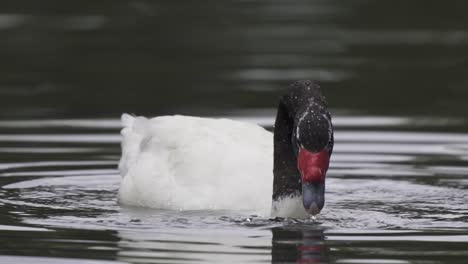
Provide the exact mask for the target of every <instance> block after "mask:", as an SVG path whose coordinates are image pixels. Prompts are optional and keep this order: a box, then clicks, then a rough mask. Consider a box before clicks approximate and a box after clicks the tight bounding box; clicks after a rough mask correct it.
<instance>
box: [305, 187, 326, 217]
mask: <svg viewBox="0 0 468 264" xmlns="http://www.w3.org/2000/svg"><path fill="white" fill-rule="evenodd" d="M302 202H303V205H304V209H305V210H306V212H307V213H309V214H311V215H317V214H319V213H320V211H321V210H322V208H323V205H324V204H325V185H324V184H322V183H305V184H303V185H302Z"/></svg>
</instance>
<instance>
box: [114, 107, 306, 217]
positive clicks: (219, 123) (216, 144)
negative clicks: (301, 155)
mask: <svg viewBox="0 0 468 264" xmlns="http://www.w3.org/2000/svg"><path fill="white" fill-rule="evenodd" d="M122 123H123V127H124V128H123V129H122V136H123V140H122V158H121V160H120V164H119V170H120V174H121V175H122V177H123V179H122V182H121V185H120V190H119V202H120V203H122V204H126V205H135V206H144V207H152V208H163V209H176V210H201V209H226V210H248V211H251V212H255V213H258V214H261V215H269V213H270V208H271V205H272V201H271V197H272V186H273V137H272V133H270V132H268V131H267V130H265V129H263V128H262V127H260V126H258V125H255V124H249V123H243V122H238V121H233V120H229V119H211V118H198V117H188V116H161V117H156V118H153V119H147V118H144V117H133V116H130V115H127V114H124V115H123V116H122ZM278 211H280V212H278ZM272 214H273V215H275V216H296V217H297V216H298V215H304V214H305V210H304V209H303V207H302V205H301V201H300V199H295V198H294V199H290V200H289V199H288V200H287V201H283V203H282V204H276V205H274V210H272Z"/></svg>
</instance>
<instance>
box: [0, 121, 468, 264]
mask: <svg viewBox="0 0 468 264" xmlns="http://www.w3.org/2000/svg"><path fill="white" fill-rule="evenodd" d="M233 118H235V119H240V120H244V121H247V122H256V123H260V124H262V125H264V126H266V127H271V125H272V121H273V119H272V118H271V116H258V117H248V118H247V117H242V116H238V117H233ZM374 119H375V120H379V122H378V123H375V122H373V121H372V120H374ZM350 120H352V122H351V121H350ZM427 120H428V119H424V118H421V119H411V118H398V117H391V118H388V117H364V116H337V117H336V118H335V119H334V124H335V127H336V148H335V152H334V154H333V159H332V164H331V169H330V171H329V175H328V179H327V181H328V182H327V194H326V199H327V204H326V207H325V209H324V211H323V213H322V214H321V215H319V217H318V218H317V219H316V220H313V219H311V220H309V221H305V222H300V221H297V220H295V219H270V218H269V217H268V216H260V215H256V214H255V212H243V211H171V210H154V209H146V208H128V207H121V206H119V205H118V204H117V202H116V193H117V190H118V186H119V182H120V176H119V175H118V171H117V169H116V166H117V162H118V159H119V156H120V147H119V143H120V136H119V134H118V130H119V122H118V120H67V121H63V122H61V121H60V120H47V121H24V120H23V121H3V122H0V129H2V131H4V132H3V133H2V134H0V152H2V153H4V155H5V158H4V159H3V162H2V163H0V185H1V188H0V205H1V207H2V214H3V215H4V216H5V217H4V218H3V219H2V221H0V232H1V233H2V237H4V238H2V239H4V240H5V241H6V240H7V241H8V242H9V243H13V244H14V243H15V242H18V243H19V242H21V243H22V245H24V246H23V247H22V248H17V247H16V248H15V247H10V248H8V247H4V249H3V251H2V252H3V253H4V255H11V256H4V257H2V258H3V260H4V261H7V260H8V261H15V259H16V258H18V257H15V256H13V255H33V256H53V257H55V258H57V259H51V261H57V262H60V260H61V259H60V258H59V257H66V258H68V257H73V258H78V259H83V258H85V259H86V258H91V259H101V260H118V261H120V262H132V263H148V262H164V263H180V262H190V263H192V262H206V261H209V262H218V261H220V260H226V261H227V262H241V263H245V262H265V261H279V262H281V261H295V262H296V261H300V262H313V261H316V262H330V261H334V262H336V263H409V262H411V261H410V260H411V259H424V260H427V261H426V262H425V263H437V261H440V260H441V259H444V260H445V259H446V258H447V256H448V258H450V256H460V254H464V253H462V252H465V251H462V248H466V246H467V245H468V236H467V235H466V231H467V230H468V198H467V197H468V196H467V194H468V190H467V189H468V180H467V178H468V177H467V175H468V166H467V157H468V147H467V146H468V134H464V133H453V132H446V130H447V124H451V126H453V127H456V126H457V125H459V124H460V123H459V121H456V122H455V121H453V120H445V121H444V120H436V121H437V122H427ZM351 124H352V125H351ZM372 124H374V125H372ZM449 128H450V126H449ZM429 130H431V131H434V132H425V131H429ZM454 130H455V129H454ZM22 131H27V132H28V133H21V132H22ZM25 241H28V242H27V243H26V242H25ZM408 245H410V246H408ZM45 248H47V249H48V250H44V249H45ZM427 248H434V249H437V250H432V251H428V250H427ZM51 249H52V250H53V251H50V250H51ZM2 258H0V261H3V260H2ZM34 260H38V259H34ZM454 260H455V261H456V259H454ZM18 261H24V262H28V261H29V260H28V258H27V257H25V258H21V259H18ZM31 261H32V259H31Z"/></svg>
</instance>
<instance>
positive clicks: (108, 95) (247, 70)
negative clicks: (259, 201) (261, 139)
mask: <svg viewBox="0 0 468 264" xmlns="http://www.w3.org/2000/svg"><path fill="white" fill-rule="evenodd" d="M166 2H167V1H100V2H99V3H98V2H96V1H87V0H85V1H79V2H75V3H62V2H60V1H58V2H57V1H52V0H45V1H41V3H40V4H38V3H36V2H35V1H27V0H26V1H16V2H11V1H4V2H2V3H0V37H1V38H2V39H3V40H4V41H2V42H0V57H2V60H1V61H0V73H1V76H2V77H1V78H0V117H1V120H0V155H1V157H2V158H1V160H0V263H93V264H95V263H197V262H213V263H220V262H229V263H231V262H238V263H247V262H253V263H259V262H303V263H424V264H426V263H465V262H466V258H467V257H468V250H467V249H468V196H467V195H468V123H467V120H466V118H465V116H466V115H467V114H468V108H467V107H466V98H468V89H467V87H466V86H467V85H468V77H467V76H466V72H468V64H467V60H466V57H467V56H468V17H467V16H466V12H465V10H466V8H468V4H467V3H466V2H464V1H444V2H442V1H422V0H414V1H411V2H409V1H389V0H382V1H364V0H359V1H358V0H350V1H346V3H344V1H305V0H294V1H260V0H252V1H223V2H222V4H221V2H219V1H214V0H207V1H202V2H197V3H192V2H189V1H186V2H184V3H177V4H176V3H175V2H174V3H169V2H167V3H166ZM304 78H309V79H316V80H319V81H320V82H321V83H322V88H323V90H324V93H325V95H326V96H327V98H328V101H329V103H330V105H331V107H332V109H331V112H332V114H333V121H334V125H335V128H336V134H335V139H336V142H335V149H334V154H333V157H332V161H331V167H330V170H329V173H328V175H327V177H328V178H327V194H326V198H327V201H326V206H325V208H324V210H323V211H322V213H321V214H320V215H319V216H318V217H317V218H316V219H310V220H307V221H298V220H295V219H271V218H269V217H268V216H265V215H260V214H256V213H255V212H244V211H227V210H226V211H178V210H157V209H144V208H132V207H122V206H120V205H118V204H117V190H118V187H119V183H120V176H119V174H118V171H117V163H118V160H119V158H120V135H119V130H120V126H121V125H120V121H119V117H120V114H121V113H122V112H131V113H136V114H139V115H147V116H155V115H161V114H176V113H177V114H189V115H203V116H216V117H219V116H222V117H229V118H233V119H238V120H243V121H245V122H253V123H257V124H260V125H262V126H264V127H266V128H268V129H271V127H272V125H273V122H274V119H273V118H274V115H275V107H276V104H277V98H278V96H279V95H280V94H281V93H282V92H283V91H284V87H285V85H287V83H289V82H290V81H292V80H296V79H304Z"/></svg>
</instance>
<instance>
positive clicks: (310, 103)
mask: <svg viewBox="0 0 468 264" xmlns="http://www.w3.org/2000/svg"><path fill="white" fill-rule="evenodd" d="M281 107H282V108H283V110H281V109H278V111H285V112H286V113H287V114H286V115H284V116H281V115H280V114H279V113H278V116H277V119H278V118H285V119H286V121H285V122H284V124H287V125H285V126H283V128H281V127H275V157H276V155H277V154H278V155H279V153H277V152H278V151H282V152H290V153H283V154H282V155H281V156H283V157H285V156H288V155H291V156H293V157H292V159H293V160H294V161H295V162H292V163H291V164H290V166H295V168H294V169H295V171H296V175H298V176H297V177H298V178H299V179H296V181H298V182H300V185H299V186H297V187H296V188H297V189H299V190H296V191H297V192H298V193H301V194H302V199H303V205H304V208H305V210H306V211H307V212H309V213H311V214H318V213H319V212H320V210H321V209H322V208H323V206H324V203H325V176H326V173H327V170H328V165H329V160H330V156H331V153H332V150H333V126H332V123H331V116H330V113H329V112H328V105H327V102H326V100H325V98H324V97H323V95H322V92H321V90H320V86H319V85H318V83H316V82H313V81H308V80H305V81H296V82H294V83H293V84H291V85H290V87H289V89H288V93H287V94H286V95H284V96H283V97H282V98H281V103H280V108H281ZM276 125H280V126H281V122H278V120H277V122H276ZM281 129H283V130H284V129H286V130H289V131H288V133H284V136H285V137H287V138H288V139H287V140H288V141H289V142H288V143H289V144H290V146H291V147H290V148H289V150H288V149H287V148H281V149H280V148H277V147H276V144H278V142H277V139H278V137H276V132H277V130H281ZM280 134H281V133H280ZM279 144H281V143H279ZM276 162H279V159H275V163H276ZM277 168H278V169H279V168H280V166H276V164H275V169H277ZM288 171H289V173H292V172H293V170H292V168H290V169H289V170H288ZM297 172H299V173H297ZM284 173H285V172H276V173H275V178H276V177H277V174H278V175H281V174H284ZM283 177H284V176H283ZM275 180H276V179H275ZM289 180H290V181H291V180H294V179H293V178H290V179H289ZM286 191H288V190H286ZM289 191H290V190H289Z"/></svg>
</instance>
